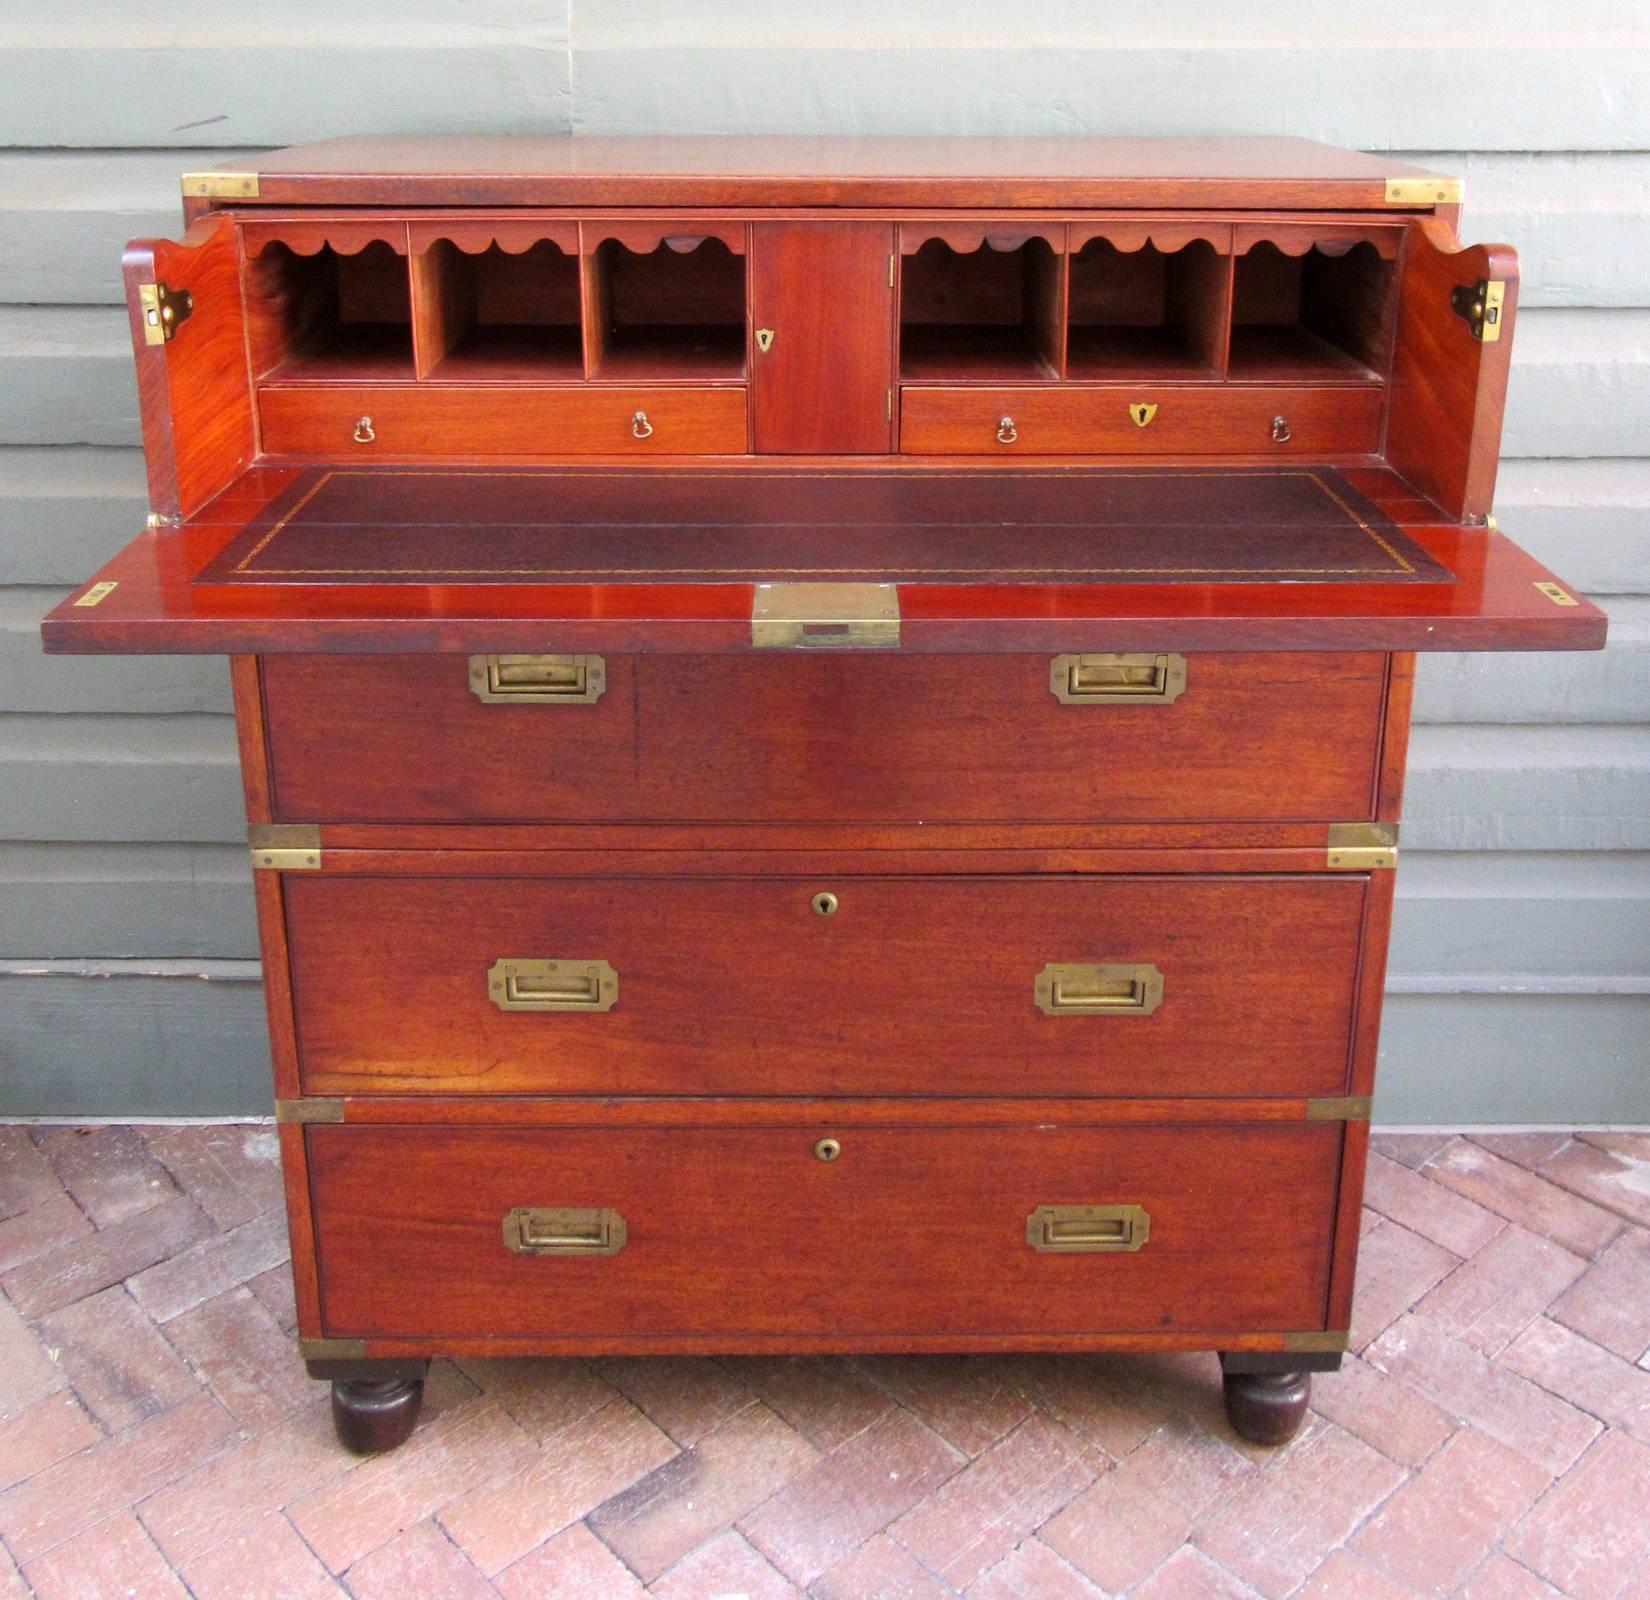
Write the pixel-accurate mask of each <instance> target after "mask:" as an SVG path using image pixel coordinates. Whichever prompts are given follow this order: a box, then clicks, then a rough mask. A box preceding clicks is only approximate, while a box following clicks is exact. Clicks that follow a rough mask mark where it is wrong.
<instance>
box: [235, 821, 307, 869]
mask: <svg viewBox="0 0 1650 1600" xmlns="http://www.w3.org/2000/svg"><path fill="white" fill-rule="evenodd" d="M247 837H248V839H249V840H250V841H251V845H252V865H253V866H254V867H255V868H257V867H262V868H264V869H266V870H268V871H273V872H313V871H315V870H316V869H317V868H318V867H319V866H320V865H321V830H320V828H318V827H317V826H316V825H315V824H314V823H313V822H276V823H259V824H258V825H256V826H255V827H252V828H250V829H248V830H247Z"/></svg>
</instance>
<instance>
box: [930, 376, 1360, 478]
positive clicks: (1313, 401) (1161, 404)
mask: <svg viewBox="0 0 1650 1600" xmlns="http://www.w3.org/2000/svg"><path fill="white" fill-rule="evenodd" d="M1140 405H1149V406H1155V407H1156V408H1157V409H1156V412H1155V414H1154V415H1153V416H1152V418H1151V420H1150V421H1149V422H1148V423H1147V424H1146V425H1144V426H1142V425H1141V424H1140V423H1138V422H1136V421H1135V418H1134V414H1133V413H1132V412H1131V410H1130V407H1132V406H1140ZM899 414H900V432H899V437H900V449H901V450H904V451H908V452H912V453H915V454H918V455H969V456H976V455H980V454H982V453H984V452H987V451H990V450H993V449H995V450H997V451H999V452H1000V453H1001V455H1002V456H1003V457H1004V458H1005V459H1010V458H1012V457H1015V456H1039V455H1066V454H1069V455H1085V456H1086V455H1092V454H1093V453H1094V452H1096V451H1097V450H1098V451H1105V452H1107V453H1109V454H1113V455H1119V456H1159V455H1161V456H1196V455H1232V454H1245V453H1248V452H1252V451H1262V450H1266V451H1270V452H1271V453H1272V454H1274V455H1275V456H1277V457H1279V458H1288V457H1297V456H1298V457H1304V458H1306V459H1308V460H1313V461H1322V460H1326V459H1333V458H1336V457H1340V458H1342V459H1345V458H1353V457H1358V456H1367V455H1373V454H1374V453H1375V452H1376V450H1377V449H1378V448H1379V446H1380V441H1381V395H1380V391H1379V390H1376V389H1362V388H1318V389H1308V388H1290V389H1280V388H1264V387H1262V388H1236V389H1223V390H1218V391H1217V390H1213V389H1205V388H1199V387H1194V386H1189V385H1187V386H1178V385H1175V384H1172V383H1163V382H1161V381H1151V380H1143V381H1141V382H1138V383H1134V384H1131V385H1129V386H1128V387H1118V388H1110V387H1107V388H1099V387H1094V388H1075V387H1067V388H1062V389H1037V388H1029V387H1027V388H999V389H985V388H957V389H945V388H918V387H913V386H911V385H907V386H906V387H905V388H903V389H901V391H900V413H899ZM1279 419H1281V423H1282V426H1281V429H1280V426H1279ZM1005 422H1006V424H1007V425H1006V426H1005ZM1280 432H1281V434H1282V437H1279V436H1278V435H1279V434H1280ZM1008 434H1011V435H1012V437H1011V438H1005V437H1004V435H1008Z"/></svg>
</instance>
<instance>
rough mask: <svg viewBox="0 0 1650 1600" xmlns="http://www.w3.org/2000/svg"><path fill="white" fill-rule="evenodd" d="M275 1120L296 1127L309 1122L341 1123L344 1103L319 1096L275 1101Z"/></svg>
mask: <svg viewBox="0 0 1650 1600" xmlns="http://www.w3.org/2000/svg"><path fill="white" fill-rule="evenodd" d="M275 1120H276V1122H277V1123H292V1124H298V1125H303V1124H306V1123H311V1122H342V1121H343V1120H344V1102H343V1101H342V1100H334V1099H329V1098H327V1097H325V1096H320V1095H311V1096H305V1097H303V1098H301V1099H298V1100H277V1101H276V1102H275Z"/></svg>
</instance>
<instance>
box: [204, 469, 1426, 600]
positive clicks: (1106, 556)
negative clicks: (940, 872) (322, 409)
mask: <svg viewBox="0 0 1650 1600" xmlns="http://www.w3.org/2000/svg"><path fill="white" fill-rule="evenodd" d="M765 580H777V581H787V580H789V581H806V580H812V581H833V580H835V581H861V582H898V583H924V582H930V583H970V582H981V583H1022V582H1023V583H1035V582H1044V581H1058V582H1068V583H1069V582H1084V581H1090V582H1105V583H1130V582H1139V583H1146V582H1158V583H1161V582H1164V581H1170V582H1173V581H1176V580H1185V581H1188V582H1199V583H1245V582H1247V583H1253V582H1286V583H1369V582H1372V581H1373V582H1392V583H1448V582H1451V581H1453V578H1452V574H1451V573H1450V572H1449V570H1448V569H1447V568H1445V567H1443V566H1442V565H1440V564H1439V563H1438V562H1436V561H1435V560H1433V559H1432V558H1431V557H1430V556H1428V555H1427V554H1426V553H1425V552H1424V551H1423V550H1422V549H1421V548H1420V547H1419V546H1418V545H1417V544H1416V543H1415V542H1414V541H1413V540H1411V539H1410V538H1408V537H1407V536H1406V535H1405V534H1404V532H1403V531H1402V530H1401V529H1400V528H1399V526H1398V525H1397V524H1396V523H1394V522H1393V521H1392V520H1391V519H1390V518H1389V517H1387V516H1386V515H1384V514H1383V513H1382V512H1381V511H1379V510H1378V509H1377V508H1376V507H1375V506H1374V505H1372V504H1371V503H1370V502H1369V501H1368V500H1366V499H1365V498H1364V497H1363V496H1362V495H1360V494H1359V493H1358V492H1357V491H1356V490H1354V489H1353V488H1352V487H1351V486H1350V485H1349V484H1348V483H1347V482H1346V481H1345V479H1343V478H1342V477H1341V476H1340V475H1339V474H1338V473H1336V472H1334V471H1333V470H1331V469H1328V468H1324V467H1297V468H1255V469H1241V468H1239V469H1230V470H1213V471H1210V470H1195V469H1153V468H1143V469H1140V470H1128V471H1124V470H1117V469H1111V470H1102V471H1092V470H1089V471H1085V470H1083V469H1052V470H1042V471H1033V470H1028V471H1016V472H1002V473H991V474H982V473H978V472H955V473H952V472H943V471H935V470H922V471H915V472H909V473H897V472H888V471H852V470H843V471H831V470H818V469H797V470H792V471H783V470H774V471H762V470H752V471H748V472H741V473H738V474H730V473H718V472H714V471H705V470H694V469H685V468H684V469H682V470H660V471H651V472H648V473H645V474H639V473H636V472H633V471H627V470H624V469H614V468H594V467H592V468H540V469H535V468H520V469H498V470H492V471H478V470H474V469H451V470H442V469H432V468H411V467H409V468H395V467H380V468H360V467H348V468H324V467H320V468H315V469H312V470H311V471H309V472H306V473H305V474H303V475H302V476H300V477H299V478H298V479H297V480H296V481H294V482H293V483H292V484H291V485H290V486H289V487H288V488H287V489H286V490H285V491H284V492H283V493H282V494H280V495H279V496H278V497H277V498H276V499H275V500H274V501H273V502H272V503H271V504H270V506H269V507H268V508H267V509H266V510H265V511H264V512H263V513H262V514H261V515H260V516H258V517H256V518H255V519H254V520H253V521H252V522H251V523H250V524H249V525H248V526H247V528H246V529H245V530H244V532H242V533H241V534H240V535H239V536H237V537H236V538H234V539H233V540H231V541H230V542H229V543H228V544H227V545H226V546H225V547H224V549H223V550H222V551H221V552H220V554H219V555H218V556H217V557H216V558H215V559H214V560H213V561H211V562H210V563H209V564H208V565H207V566H206V567H205V568H204V570H203V571H202V572H201V574H200V575H199V577H198V578H197V579H196V580H195V581H196V582H198V583H208V584H223V583H284V584H329V583H394V584H404V583H443V584H447V583H467V582H469V583H494V584H496V583H501V582H503V583H508V582H512V581H520V582H543V581H564V582H575V583H577V582H591V583H694V582H705V583H718V582H721V583H725V582H729V581H758V582H760V581H765Z"/></svg>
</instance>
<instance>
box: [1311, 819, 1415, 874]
mask: <svg viewBox="0 0 1650 1600" xmlns="http://www.w3.org/2000/svg"><path fill="white" fill-rule="evenodd" d="M1328 843H1329V849H1328V851H1327V853H1326V855H1325V857H1324V865H1325V866H1326V867H1328V869H1329V870H1330V871H1331V872H1372V871H1374V870H1375V869H1376V868H1379V867H1395V866H1397V865H1398V824H1397V823H1396V822H1332V823H1330V824H1329V841H1328Z"/></svg>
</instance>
